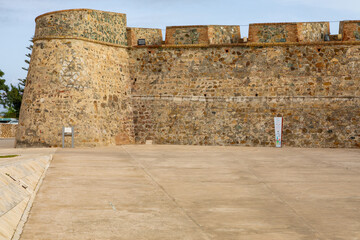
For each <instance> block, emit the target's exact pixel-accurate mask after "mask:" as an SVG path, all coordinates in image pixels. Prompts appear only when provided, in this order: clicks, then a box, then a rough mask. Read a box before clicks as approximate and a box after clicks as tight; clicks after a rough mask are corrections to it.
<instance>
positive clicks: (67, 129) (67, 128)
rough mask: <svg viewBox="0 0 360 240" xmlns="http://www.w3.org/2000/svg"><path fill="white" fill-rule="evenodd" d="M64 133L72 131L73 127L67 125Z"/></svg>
mask: <svg viewBox="0 0 360 240" xmlns="http://www.w3.org/2000/svg"><path fill="white" fill-rule="evenodd" d="M64 133H72V129H71V127H65V128H64Z"/></svg>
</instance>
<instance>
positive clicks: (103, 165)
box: [21, 145, 360, 240]
mask: <svg viewBox="0 0 360 240" xmlns="http://www.w3.org/2000/svg"><path fill="white" fill-rule="evenodd" d="M359 189H360V150H358V149H298V148H283V149H275V148H244V147H214V146H161V145H128V146H119V147H110V148H97V149H59V150H57V152H56V153H55V155H54V157H53V160H52V163H51V165H50V167H49V169H48V171H47V174H46V177H45V179H44V181H43V184H42V186H41V188H40V190H39V192H38V194H37V196H36V199H35V202H34V204H33V207H32V209H31V212H30V215H29V219H28V222H27V223H26V225H25V228H24V231H23V234H22V236H21V239H137V240H138V239H197V240H198V239H251V240H265V239H266V240H269V239H276V240H280V239H286V240H295V239H307V240H308V239H311V240H313V239H321V240H325V239H334V240H335V239H336V240H339V239H346V240H351V239H353V240H355V239H360V190H359Z"/></svg>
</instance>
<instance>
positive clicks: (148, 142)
mask: <svg viewBox="0 0 360 240" xmlns="http://www.w3.org/2000/svg"><path fill="white" fill-rule="evenodd" d="M145 144H146V145H151V144H153V143H152V140H146V141H145Z"/></svg>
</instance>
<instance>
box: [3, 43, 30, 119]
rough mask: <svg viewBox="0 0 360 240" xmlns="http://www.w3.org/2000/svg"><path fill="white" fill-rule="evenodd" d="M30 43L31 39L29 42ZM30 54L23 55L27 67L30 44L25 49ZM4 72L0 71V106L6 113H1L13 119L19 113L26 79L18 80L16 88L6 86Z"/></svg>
mask: <svg viewBox="0 0 360 240" xmlns="http://www.w3.org/2000/svg"><path fill="white" fill-rule="evenodd" d="M30 42H32V38H31V40H30ZM26 48H27V49H28V50H29V51H30V52H29V53H27V54H25V56H26V59H25V60H24V61H25V63H26V64H27V65H30V59H31V53H32V49H33V45H32V44H30V45H29V46H28V47H26ZM22 69H23V70H25V71H29V67H27V68H26V67H22ZM3 76H4V72H3V71H1V70H0V104H1V105H3V107H4V108H5V109H6V112H3V113H2V114H3V116H4V117H13V118H18V117H19V113H20V107H21V101H22V96H23V93H24V88H25V85H26V78H24V79H18V80H19V83H18V84H17V86H14V85H13V84H10V86H8V85H7V84H6V81H5V79H3Z"/></svg>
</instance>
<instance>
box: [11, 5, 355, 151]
mask: <svg viewBox="0 0 360 240" xmlns="http://www.w3.org/2000/svg"><path fill="white" fill-rule="evenodd" d="M54 19H57V20H54ZM36 21H37V29H36V35H35V39H34V50H33V54H32V59H31V64H30V70H29V75H28V83H27V86H26V88H25V94H24V101H23V106H22V109H21V114H20V124H19V130H18V133H17V145H18V146H59V145H60V144H61V129H62V126H75V131H76V132H75V136H76V137H75V145H76V146H99V145H111V144H128V143H145V141H146V140H152V141H153V143H158V144H204V145H246V146H272V145H273V142H274V141H273V139H274V126H273V125H274V124H273V117H275V116H282V117H284V133H283V134H284V142H285V144H286V145H288V146H297V147H360V127H359V122H360V108H359V103H360V98H359V96H360V81H359V77H360V70H359V69H360V41H358V40H360V37H359V38H358V34H359V32H357V31H358V27H357V26H359V25H358V22H356V21H344V22H341V24H340V34H339V35H331V36H330V35H329V33H330V31H329V23H327V22H317V23H276V24H251V25H250V28H249V39H248V41H246V40H245V39H241V38H240V28H239V26H214V25H209V26H181V27H168V28H167V31H166V39H165V42H162V38H161V30H159V29H142V28H126V19H125V15H124V14H115V13H105V12H101V11H94V10H71V11H60V12H54V13H48V14H45V15H42V16H40V17H38V18H37V20H36ZM80 25H81V26H80ZM104 26H106V27H104ZM111 26H113V28H112V27H111ZM64 29H68V30H64ZM104 29H106V30H104ZM93 31H94V33H93ZM359 36H360V35H359ZM139 39H143V40H145V46H138V43H139V41H138V40H139Z"/></svg>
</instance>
